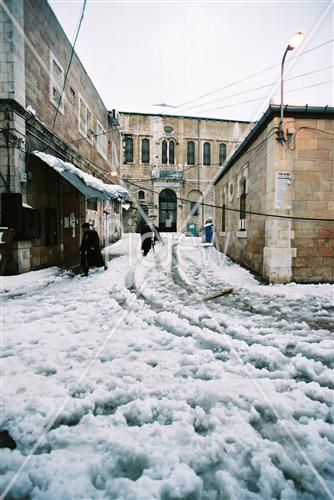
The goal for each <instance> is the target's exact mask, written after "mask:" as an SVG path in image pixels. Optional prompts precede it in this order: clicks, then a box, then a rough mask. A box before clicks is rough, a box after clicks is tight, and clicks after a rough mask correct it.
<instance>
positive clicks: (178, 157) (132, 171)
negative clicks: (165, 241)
mask: <svg viewBox="0 0 334 500" xmlns="http://www.w3.org/2000/svg"><path fill="white" fill-rule="evenodd" d="M121 125H122V130H123V133H124V134H128V135H131V137H132V139H133V143H134V161H133V162H132V163H129V164H124V163H123V164H122V167H121V171H122V177H123V179H124V180H125V181H129V182H130V183H129V189H130V191H131V194H132V196H133V199H134V200H135V202H136V203H140V204H141V205H143V206H146V207H148V214H149V216H150V217H151V218H152V220H154V221H155V223H158V222H159V193H160V192H161V191H162V190H163V189H165V188H170V189H172V190H173V191H174V192H175V193H176V194H177V196H178V198H181V199H179V200H178V203H177V231H183V232H185V231H186V230H187V224H189V223H192V224H196V227H197V228H198V229H199V228H200V227H201V226H202V224H203V222H205V220H206V219H208V218H213V215H214V208H213V207H210V206H205V205H204V206H200V207H199V213H198V215H193V216H190V202H189V201H185V200H189V199H191V200H193V201H196V192H198V191H200V192H201V193H203V194H204V203H207V204H209V205H210V204H212V205H213V204H214V190H213V188H212V179H213V177H214V176H215V174H216V172H217V170H218V169H219V144H221V143H224V144H226V155H227V156H229V155H230V154H232V152H233V150H234V148H235V146H236V145H237V144H238V143H239V142H240V140H241V137H242V134H243V133H244V132H245V131H246V130H248V127H249V123H248V122H234V121H228V120H215V119H204V118H199V119H198V118H188V117H182V116H167V115H147V114H139V113H121ZM166 127H170V129H171V131H170V132H166ZM143 138H148V139H149V141H150V162H149V163H148V164H143V163H141V140H142V139H143ZM164 139H165V140H167V141H168V140H170V139H172V140H174V141H175V144H176V148H175V163H174V164H173V165H171V164H162V158H161V143H162V141H163V140H164ZM188 141H193V142H194V143H195V159H194V163H195V165H194V166H192V165H187V142H188ZM205 142H208V143H209V144H210V145H211V165H210V166H204V165H203V144H204V143H205ZM198 164H200V166H198ZM160 170H174V171H176V172H183V171H184V173H183V176H184V177H183V180H182V181H176V180H175V179H171V180H164V179H160V178H159V179H157V178H154V177H152V171H160ZM131 182H133V183H135V184H138V186H142V187H144V188H146V189H147V191H145V200H139V199H138V191H140V187H136V186H134V185H132V184H131ZM123 217H124V224H125V230H126V231H135V230H136V218H137V210H136V209H135V208H134V209H132V210H131V211H130V212H128V213H126V214H123Z"/></svg>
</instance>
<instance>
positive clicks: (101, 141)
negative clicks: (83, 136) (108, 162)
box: [96, 122, 108, 158]
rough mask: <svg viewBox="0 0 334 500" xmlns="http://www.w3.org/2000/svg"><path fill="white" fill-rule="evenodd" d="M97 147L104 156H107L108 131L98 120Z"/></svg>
mask: <svg viewBox="0 0 334 500" xmlns="http://www.w3.org/2000/svg"><path fill="white" fill-rule="evenodd" d="M96 149H97V151H98V152H99V153H100V154H101V155H102V156H103V158H106V157H107V149H108V145H107V135H106V131H105V130H104V128H103V127H102V125H101V124H100V123H99V122H96Z"/></svg>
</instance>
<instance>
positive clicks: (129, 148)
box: [124, 137, 133, 163]
mask: <svg viewBox="0 0 334 500" xmlns="http://www.w3.org/2000/svg"><path fill="white" fill-rule="evenodd" d="M124 148H125V151H124V163H132V162H133V139H132V137H125V139H124Z"/></svg>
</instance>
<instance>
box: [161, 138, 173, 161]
mask: <svg viewBox="0 0 334 500" xmlns="http://www.w3.org/2000/svg"><path fill="white" fill-rule="evenodd" d="M161 163H163V164H164V165H166V164H167V163H169V164H170V165H174V163H175V141H173V140H171V139H169V140H168V141H166V139H164V140H163V141H162V143H161Z"/></svg>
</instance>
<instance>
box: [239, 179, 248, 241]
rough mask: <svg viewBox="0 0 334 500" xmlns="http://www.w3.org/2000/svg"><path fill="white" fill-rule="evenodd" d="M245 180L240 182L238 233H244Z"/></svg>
mask: <svg viewBox="0 0 334 500" xmlns="http://www.w3.org/2000/svg"><path fill="white" fill-rule="evenodd" d="M246 196H247V195H246V179H245V178H243V179H242V181H241V195H240V212H239V219H240V231H246Z"/></svg>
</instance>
